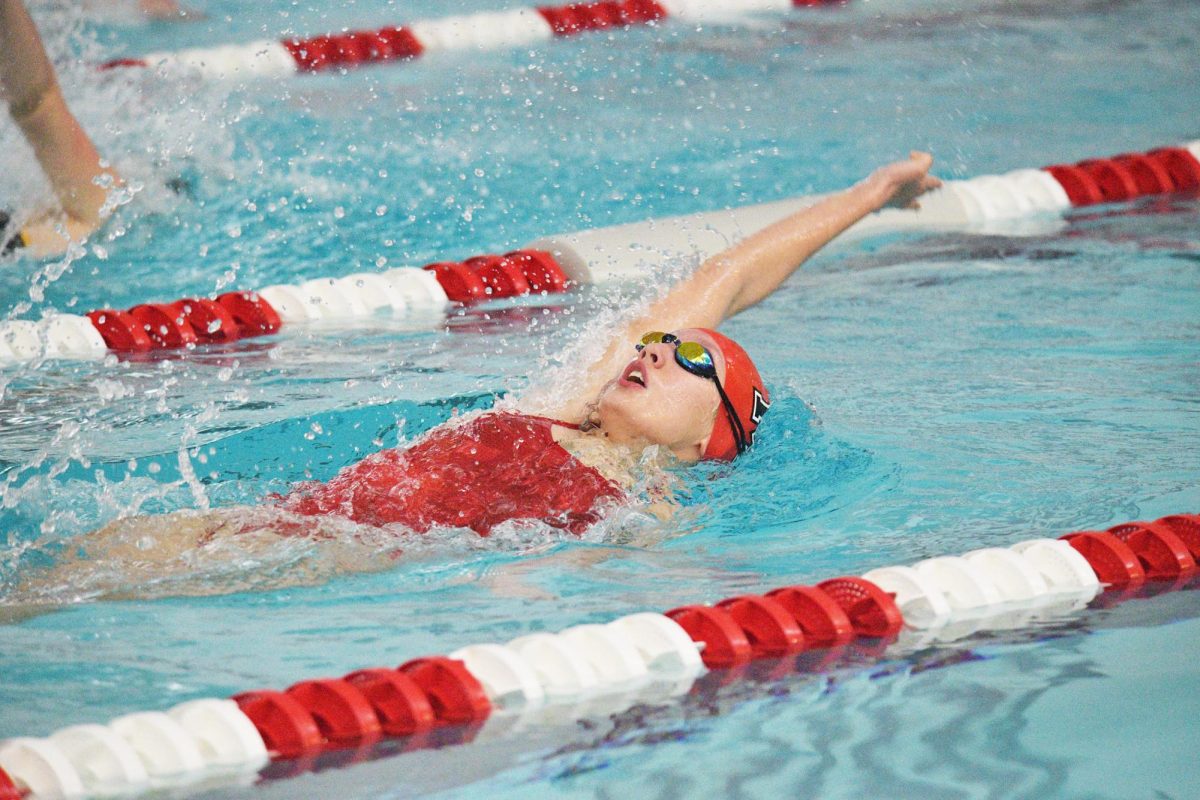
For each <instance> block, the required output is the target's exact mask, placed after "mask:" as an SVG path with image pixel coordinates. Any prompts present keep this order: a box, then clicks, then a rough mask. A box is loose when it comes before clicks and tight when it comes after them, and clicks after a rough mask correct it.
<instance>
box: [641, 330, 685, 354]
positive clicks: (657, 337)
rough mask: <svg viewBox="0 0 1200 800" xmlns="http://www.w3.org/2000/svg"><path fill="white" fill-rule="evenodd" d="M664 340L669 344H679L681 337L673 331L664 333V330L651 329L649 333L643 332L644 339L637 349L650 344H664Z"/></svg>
mask: <svg viewBox="0 0 1200 800" xmlns="http://www.w3.org/2000/svg"><path fill="white" fill-rule="evenodd" d="M664 342H665V343H667V344H678V343H679V337H678V336H676V335H675V334H673V333H663V332H662V331H650V332H649V333H645V334H642V341H641V343H640V344H638V345H637V349H638V350H641V349H642V348H643V347H645V346H646V345H648V344H662V343H664Z"/></svg>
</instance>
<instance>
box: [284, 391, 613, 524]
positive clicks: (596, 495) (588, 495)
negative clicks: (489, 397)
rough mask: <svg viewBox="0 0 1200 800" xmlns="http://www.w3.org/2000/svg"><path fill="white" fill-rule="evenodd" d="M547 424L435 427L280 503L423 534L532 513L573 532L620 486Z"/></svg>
mask: <svg viewBox="0 0 1200 800" xmlns="http://www.w3.org/2000/svg"><path fill="white" fill-rule="evenodd" d="M556 424H557V425H563V424H564V423H561V422H557V421H555V420H551V419H546V418H545V417H531V416H526V415H523V414H514V413H509V412H488V413H485V414H482V415H480V416H478V417H476V418H474V419H471V420H469V421H468V422H465V423H462V424H454V423H450V424H448V425H443V426H442V427H440V428H436V429H434V430H433V431H431V432H430V433H429V435H427V436H426V437H425V438H423V439H421V440H420V441H419V442H417V443H416V444H415V445H413V446H412V447H409V448H407V449H404V450H383V451H380V452H378V453H375V454H373V455H370V456H368V457H366V458H364V459H363V460H362V461H359V462H358V463H356V464H351V465H350V466H348V467H346V468H345V469H343V470H342V471H341V472H339V473H338V474H337V475H336V476H335V477H334V478H333V479H332V480H331V481H329V482H328V483H318V482H316V481H310V482H306V483H302V484H299V485H297V486H296V487H295V488H294V489H292V491H290V492H289V493H288V494H287V496H286V497H284V498H283V500H282V505H283V507H284V508H286V509H288V510H289V511H294V512H296V513H299V514H310V515H315V514H336V515H339V516H343V517H349V518H350V519H352V520H354V521H355V522H361V523H365V524H369V525H385V524H388V523H400V524H402V525H405V526H406V527H409V528H412V529H414V530H416V531H419V532H422V533H423V532H425V531H427V530H429V529H430V528H433V527H447V528H455V527H456V528H471V529H472V530H474V531H475V532H476V533H479V534H480V535H482V536H487V535H488V534H489V533H490V532H491V530H492V528H494V527H495V526H496V525H499V524H500V523H501V522H504V521H505V520H510V519H532V520H541V521H543V522H546V523H548V524H550V525H553V526H554V527H556V528H563V529H565V530H568V531H571V532H572V533H576V534H579V533H582V532H583V531H584V530H585V529H586V528H587V527H588V526H589V525H591V524H592V523H594V522H596V521H597V520H598V519H600V516H601V513H600V511H599V510H597V508H596V506H597V504H598V503H599V502H600V501H601V500H612V501H616V500H620V499H623V498H624V497H625V494H624V492H622V491H621V489H620V488H619V487H617V485H616V484H614V483H613V482H612V481H610V480H608V479H607V478H605V477H604V476H603V475H601V474H600V473H599V472H598V471H596V470H595V469H593V468H592V467H588V466H585V465H584V464H582V463H580V462H579V461H578V460H577V459H576V458H575V457H574V456H573V455H571V454H570V453H568V452H567V451H566V450H564V449H563V448H562V446H561V445H559V444H558V442H556V441H554V438H553V436H551V432H550V428H551V426H552V425H556ZM567 427H569V426H567Z"/></svg>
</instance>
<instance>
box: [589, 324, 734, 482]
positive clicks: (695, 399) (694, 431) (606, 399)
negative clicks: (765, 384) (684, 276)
mask: <svg viewBox="0 0 1200 800" xmlns="http://www.w3.org/2000/svg"><path fill="white" fill-rule="evenodd" d="M674 333H675V335H676V336H678V337H679V338H680V339H682V340H684V341H691V342H696V343H698V344H701V345H703V346H704V347H705V349H707V350H708V352H709V353H710V354H711V355H712V357H713V361H714V363H715V365H716V368H717V377H718V378H719V379H720V380H722V381H724V380H725V359H724V358H723V357H722V356H721V351H720V349H719V348H718V347H717V344H716V342H714V341H713V339H712V337H710V336H709V335H708V334H707V333H705V332H704V331H701V330H696V329H694V328H685V329H683V330H679V331H675V332H674ZM630 349H632V347H631V348H630ZM720 406H721V396H720V395H719V394H718V393H717V387H716V384H714V383H713V382H712V381H711V380H709V379H708V378H703V377H701V376H699V375H695V374H693V373H691V372H688V371H687V370H686V369H684V368H683V367H681V366H680V365H679V362H678V361H676V360H675V345H673V344H668V343H666V342H659V343H656V344H648V345H646V346H645V347H643V348H642V350H641V351H640V352H638V353H636V355H635V356H634V358H633V359H632V360H631V361H630V362H629V363H628V364H627V365H626V366H625V368H624V369H623V370H621V374H620V375H618V376H617V379H616V380H615V381H613V382H612V383H610V384H609V385H608V386H607V387H606V388H605V390H604V392H603V393H602V394H601V395H600V408H599V413H600V424H601V427H602V428H603V429H604V432H605V433H606V434H607V435H608V437H609V439H611V440H612V441H614V442H616V443H618V444H629V445H635V446H636V445H649V444H658V445H662V446H664V447H667V448H669V449H670V450H671V451H672V452H673V453H674V454H675V455H676V456H677V457H678V458H680V459H681V460H684V461H698V460H699V459H700V456H701V455H702V454H703V453H704V448H705V445H707V444H708V437H709V436H710V435H711V434H712V428H713V420H715V419H716V415H717V410H718V409H719V408H720Z"/></svg>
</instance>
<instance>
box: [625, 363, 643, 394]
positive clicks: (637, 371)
mask: <svg viewBox="0 0 1200 800" xmlns="http://www.w3.org/2000/svg"><path fill="white" fill-rule="evenodd" d="M621 385H622V386H640V387H641V388H643V389H645V388H646V375H645V373H644V372H642V365H641V364H639V363H638V362H636V361H635V362H633V363H632V364H630V365H629V366H628V367H626V368H625V372H624V374H622V375H621Z"/></svg>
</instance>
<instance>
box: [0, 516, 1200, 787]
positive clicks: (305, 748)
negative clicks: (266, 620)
mask: <svg viewBox="0 0 1200 800" xmlns="http://www.w3.org/2000/svg"><path fill="white" fill-rule="evenodd" d="M1197 558H1200V515H1197V514H1177V515H1172V516H1168V517H1163V518H1161V519H1158V520H1155V521H1154V522H1130V523H1125V524H1121V525H1116V526H1114V527H1112V528H1109V529H1108V530H1107V531H1079V532H1076V533H1070V534H1067V535H1066V536H1063V537H1061V538H1060V539H1031V540H1027V541H1023V542H1019V543H1017V544H1014V545H1012V546H1011V547H1008V548H996V547H992V548H986V549H982V550H974V551H971V552H969V553H965V554H963V555H961V556H943V557H939V558H929V559H925V560H923V561H919V562H917V563H916V564H912V565H905V566H888V567H881V568H878V569H873V570H871V571H870V572H868V573H866V574H865V575H864V576H862V577H841V578H833V579H831V580H827V581H823V582H821V583H818V584H817V585H815V586H784V587H780V588H776V589H772V590H770V591H767V592H764V593H762V594H759V595H740V596H737V597H731V598H727V599H725V600H721V601H718V602H716V603H713V604H711V605H708V604H693V605H684V606H680V607H678V608H674V609H672V610H669V611H667V612H665V613H663V614H657V613H652V612H644V613H638V614H631V615H628V616H624V617H620V618H618V619H615V620H613V621H611V622H609V623H607V624H591V625H577V626H575V627H572V628H567V629H565V630H562V631H560V632H558V633H554V634H551V633H535V634H530V635H526V636H521V637H518V638H516V639H513V640H512V641H509V642H504V643H494V642H486V643H479V644H471V645H467V646H466V647H462V648H459V649H458V650H455V651H454V652H452V653H450V654H449V655H446V656H427V657H423V658H416V659H413V660H410V661H407V662H405V663H404V664H402V665H401V666H399V667H398V668H389V667H379V668H373V669H362V670H357V671H355V672H351V673H349V674H348V675H345V676H342V677H340V678H317V679H313V680H303V681H300V682H298V683H295V684H293V685H291V686H290V687H288V688H287V689H284V690H282V691H276V690H268V689H264V690H256V691H248V692H242V693H239V694H237V695H235V696H234V697H233V698H231V699H201V700H191V701H188V702H186V703H182V704H180V705H177V706H175V707H174V708H171V709H168V710H167V711H165V712H158V711H148V712H136V713H131V714H126V715H124V716H122V717H119V718H118V719H115V720H113V721H111V722H109V723H107V724H90V723H89V724H82V725H72V726H70V727H67V728H64V729H62V730H59V731H56V732H54V733H52V734H51V735H49V736H47V737H44V738H32V737H17V738H13V739H8V740H5V741H3V742H0V800H17V799H18V798H24V797H31V798H37V799H41V798H81V797H88V796H93V795H107V794H128V793H134V792H139V791H145V790H150V789H161V788H164V787H173V786H179V785H187V784H192V783H196V782H198V781H201V780H203V781H205V782H219V781H221V780H225V781H229V780H236V779H238V777H239V776H242V777H244V776H245V775H247V774H248V773H253V772H255V771H257V770H258V769H260V768H262V767H263V766H264V765H265V764H266V763H267V762H268V761H269V760H271V759H293V758H303V757H306V756H312V755H314V754H316V753H320V752H322V751H325V750H331V749H339V748H346V747H359V746H365V745H369V744H372V743H374V742H377V741H379V740H380V739H383V738H389V737H408V739H407V741H406V744H411V745H412V746H413V747H420V746H423V745H422V742H428V741H429V740H423V739H421V738H419V737H421V736H422V735H423V734H424V733H427V732H429V731H430V730H432V729H435V728H438V727H442V726H452V725H478V724H480V723H482V721H483V720H485V719H488V718H489V717H497V718H508V717H513V716H515V715H523V714H530V715H531V716H530V719H533V717H532V714H533V711H534V710H535V709H539V708H544V707H545V706H547V705H553V704H561V705H560V707H562V708H566V709H568V710H569V709H570V708H571V705H569V704H572V703H576V702H578V701H580V699H581V698H585V697H591V698H596V697H598V696H610V697H613V696H619V695H622V694H628V693H630V692H631V690H632V689H634V688H639V687H640V689H641V692H642V696H644V695H645V694H646V693H647V692H650V693H654V692H661V693H664V694H670V693H678V692H679V691H680V689H681V686H682V690H683V691H686V690H687V688H688V687H690V686H691V682H692V681H693V680H694V679H695V678H696V677H697V676H699V675H700V674H702V673H703V672H705V671H706V670H709V669H724V668H729V667H736V666H738V665H741V664H746V663H749V662H751V661H754V660H757V659H765V658H781V657H786V656H792V655H795V654H798V653H801V652H804V651H810V650H829V649H830V648H835V647H837V646H839V645H843V644H846V643H848V642H850V641H851V640H854V639H865V640H868V642H869V643H870V644H872V645H873V647H872V648H871V652H875V653H878V654H879V655H880V656H882V655H883V653H884V652H885V649H886V648H887V647H889V646H892V645H895V646H896V647H897V648H898V649H901V650H903V649H905V648H911V647H912V646H913V645H914V644H921V645H924V644H927V643H928V642H930V641H951V640H954V639H957V638H961V637H963V636H966V635H969V634H971V633H975V632H978V631H985V630H1000V629H1012V628H1015V627H1020V626H1022V625H1023V624H1026V623H1029V622H1031V621H1032V620H1034V619H1035V618H1036V617H1037V616H1038V615H1039V614H1045V613H1050V612H1051V609H1053V612H1054V613H1061V612H1062V610H1063V609H1064V608H1071V609H1077V608H1082V607H1083V606H1085V605H1086V604H1087V603H1088V602H1089V601H1091V600H1092V599H1093V598H1094V597H1095V596H1096V595H1097V594H1099V593H1100V592H1102V591H1108V592H1110V593H1111V594H1110V596H1109V598H1108V601H1110V602H1117V601H1119V600H1121V599H1123V598H1125V597H1129V596H1134V595H1135V593H1136V590H1138V589H1139V588H1140V587H1141V586H1142V584H1144V583H1145V582H1147V581H1158V582H1172V583H1173V586H1172V585H1171V584H1168V585H1165V586H1159V587H1157V588H1158V589H1170V588H1181V587H1182V586H1184V585H1187V584H1189V583H1191V582H1192V581H1193V580H1194V579H1195V577H1196V575H1197V565H1196V559H1197ZM731 676H733V677H736V673H731ZM630 702H635V700H632V699H631V700H630ZM425 746H432V745H425ZM299 763H300V764H303V763H304V762H303V761H301V762H299Z"/></svg>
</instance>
